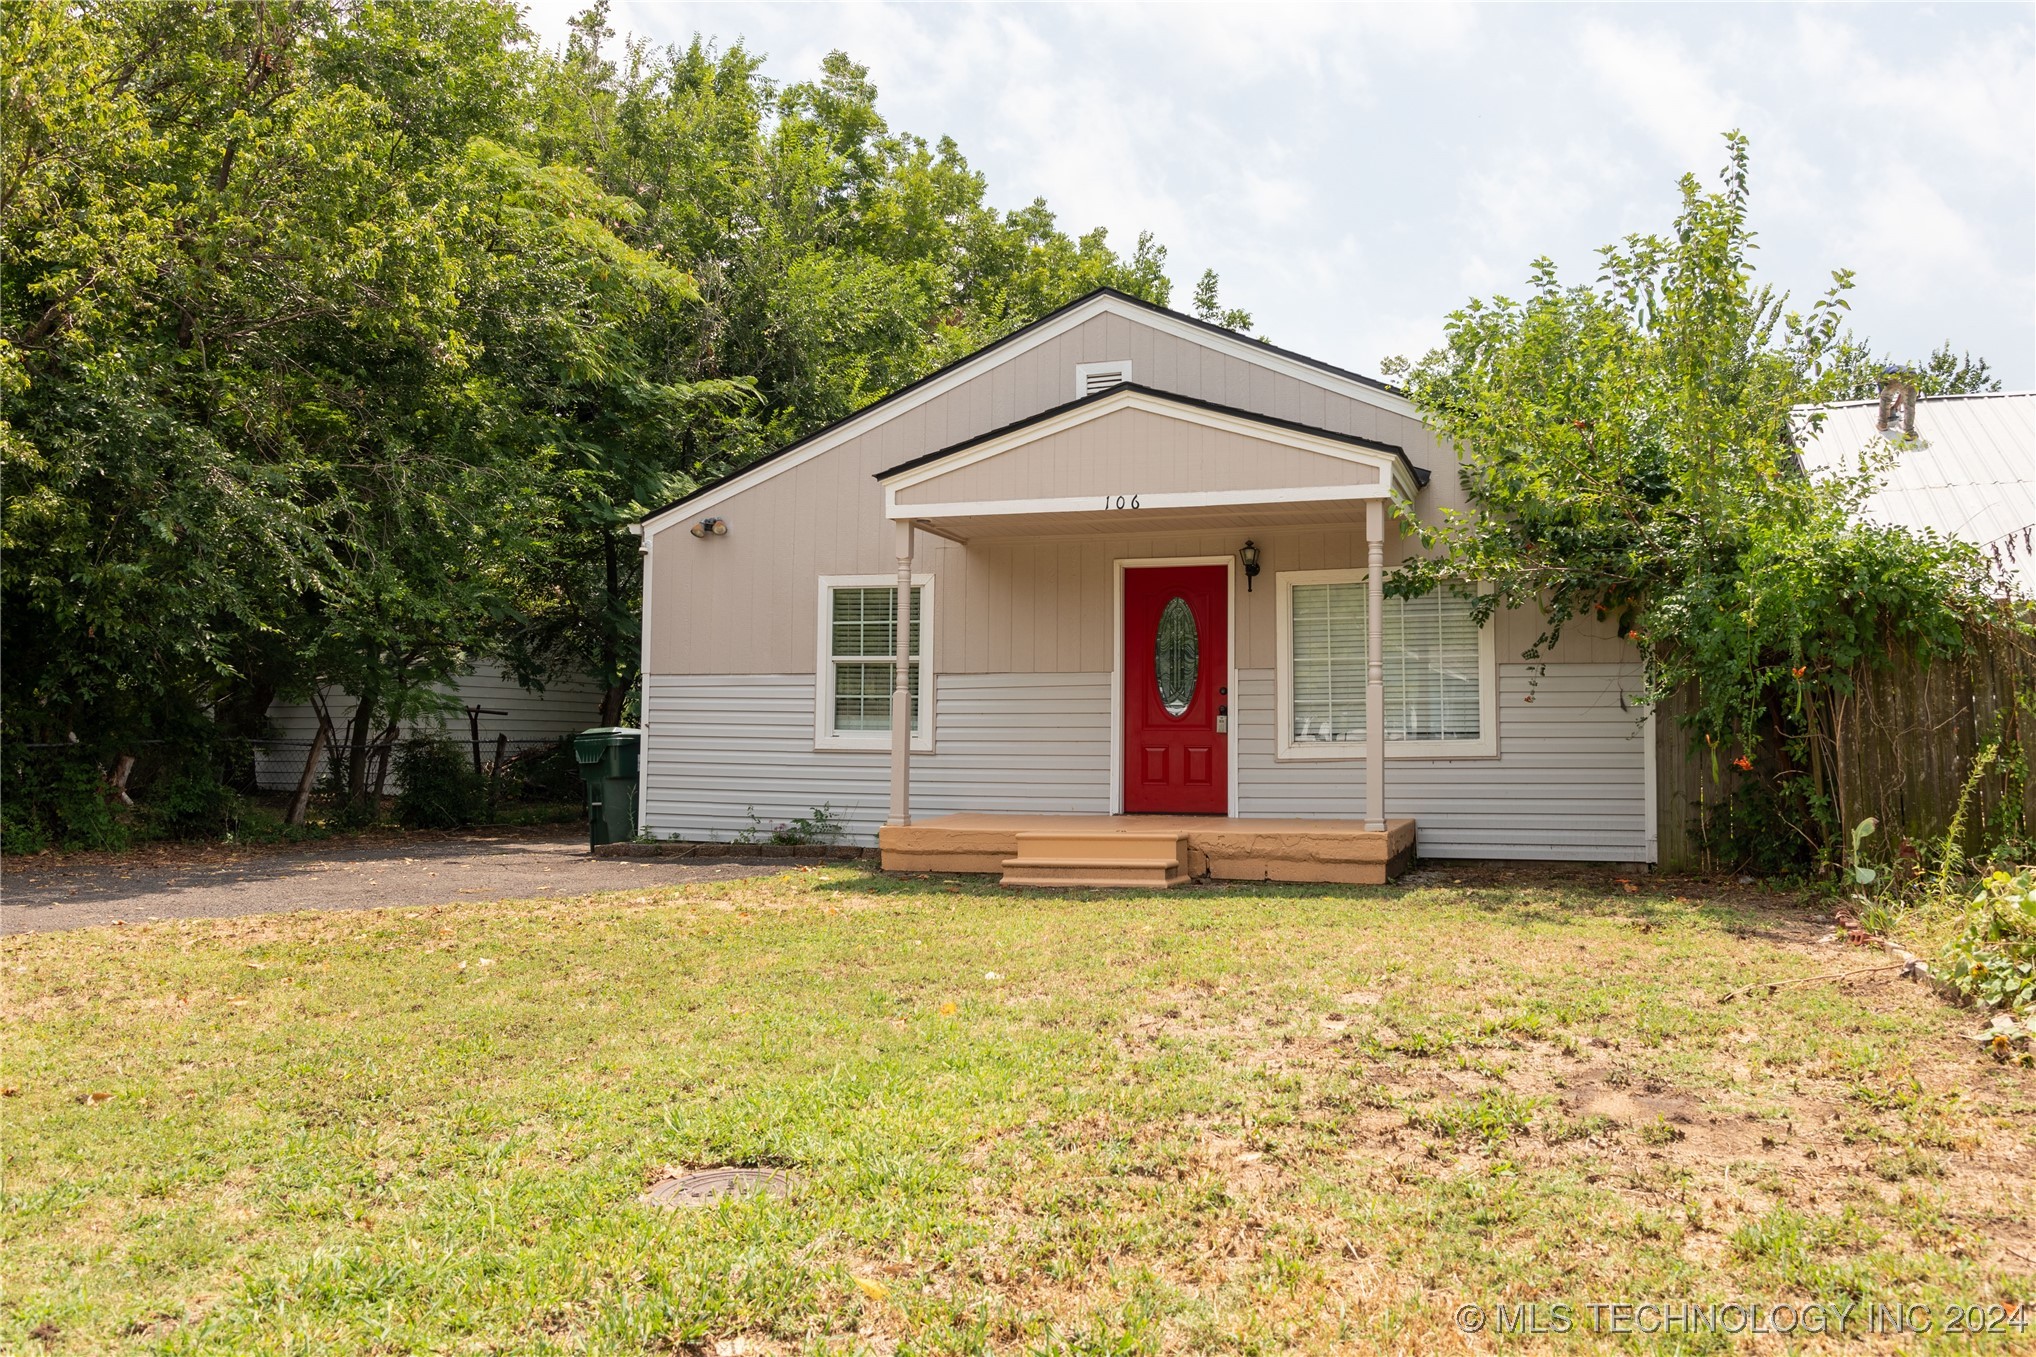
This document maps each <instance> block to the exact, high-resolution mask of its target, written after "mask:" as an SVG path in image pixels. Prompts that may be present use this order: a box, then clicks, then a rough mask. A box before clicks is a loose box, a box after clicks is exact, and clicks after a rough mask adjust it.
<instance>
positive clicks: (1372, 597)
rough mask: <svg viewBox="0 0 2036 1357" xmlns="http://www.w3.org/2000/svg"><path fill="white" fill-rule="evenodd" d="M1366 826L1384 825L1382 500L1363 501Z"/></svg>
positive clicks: (1384, 601)
mask: <svg viewBox="0 0 2036 1357" xmlns="http://www.w3.org/2000/svg"><path fill="white" fill-rule="evenodd" d="M1364 546H1365V564H1366V571H1365V577H1364V588H1365V609H1364V631H1365V636H1364V645H1365V684H1364V827H1365V828H1366V829H1376V830H1383V829H1384V828H1385V827H1386V502H1385V501H1384V500H1382V499H1368V500H1366V501H1365V502H1364Z"/></svg>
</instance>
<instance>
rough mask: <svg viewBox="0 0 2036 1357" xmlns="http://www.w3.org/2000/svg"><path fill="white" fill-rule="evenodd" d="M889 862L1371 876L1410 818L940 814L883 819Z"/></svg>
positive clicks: (1081, 874)
mask: <svg viewBox="0 0 2036 1357" xmlns="http://www.w3.org/2000/svg"><path fill="white" fill-rule="evenodd" d="M878 842H879V843H880V844H881V846H882V850H883V868H884V870H885V871H889V872H994V873H1000V874H1001V875H1002V876H1003V879H1004V882H1005V884H1006V885H1013V886H1174V885H1180V884H1182V883H1183V882H1186V881H1189V880H1192V879H1194V878H1196V877H1209V878H1213V879H1215V880H1218V881H1320V882H1343V883H1348V884H1352V885H1365V886H1381V885H1384V884H1385V883H1386V882H1388V881H1390V880H1392V879H1393V878H1394V877H1396V876H1398V875H1399V874H1400V873H1401V872H1404V871H1405V870H1406V869H1407V867H1408V866H1409V865H1410V864H1411V863H1412V862H1413V860H1414V822H1413V821H1412V820H1388V821H1387V822H1386V824H1385V827H1384V828H1382V829H1370V828H1367V827H1366V826H1365V824H1364V822H1363V821H1359V820H1313V819H1306V820H1303V819H1293V820H1273V819H1256V818H1254V819H1242V818H1238V817H1234V816H1227V815H981V814H965V815H940V816H935V817H933V818H932V819H927V820H920V821H918V822H916V823H907V824H889V825H885V826H884V828H883V829H882V831H881V832H880V834H879V836H878Z"/></svg>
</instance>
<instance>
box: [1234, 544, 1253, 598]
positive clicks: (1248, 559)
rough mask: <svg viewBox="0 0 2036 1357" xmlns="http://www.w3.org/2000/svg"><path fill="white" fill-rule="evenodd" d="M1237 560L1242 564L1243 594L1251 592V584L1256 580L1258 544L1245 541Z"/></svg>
mask: <svg viewBox="0 0 2036 1357" xmlns="http://www.w3.org/2000/svg"><path fill="white" fill-rule="evenodd" d="M1237 559H1238V560H1240V561H1242V562H1244V592H1245V593H1247V594H1248V593H1250V592H1251V582H1252V581H1253V580H1255V579H1257V578H1258V543H1256V542H1253V541H1251V540H1250V539H1248V538H1247V539H1246V540H1245V543H1244V547H1243V549H1242V550H1240V551H1239V552H1238V553H1237Z"/></svg>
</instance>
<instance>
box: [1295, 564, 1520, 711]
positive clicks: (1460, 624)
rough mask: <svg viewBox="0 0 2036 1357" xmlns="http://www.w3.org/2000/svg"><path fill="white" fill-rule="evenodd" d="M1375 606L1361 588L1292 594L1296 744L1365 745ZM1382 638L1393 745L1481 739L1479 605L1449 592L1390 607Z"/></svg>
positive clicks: (1327, 587)
mask: <svg viewBox="0 0 2036 1357" xmlns="http://www.w3.org/2000/svg"><path fill="white" fill-rule="evenodd" d="M1367 603H1368V600H1367V598H1366V590H1365V586H1364V583H1363V582H1362V581H1352V582H1349V583H1343V584H1303V585H1296V586H1294V588H1293V591H1292V608H1293V614H1292V616H1291V617H1290V618H1289V622H1290V623H1291V628H1290V634H1291V636H1292V638H1293V655H1292V656H1291V657H1290V658H1291V663H1292V666H1293V669H1292V672H1293V730H1292V731H1291V732H1290V737H1291V739H1292V740H1293V741H1294V742H1295V743H1297V744H1301V743H1312V744H1320V743H1329V742H1342V741H1362V740H1363V739H1364V702H1365V614H1366V610H1367ZM1380 630H1381V632H1382V633H1383V637H1382V639H1383V641H1384V643H1385V645H1384V657H1383V658H1384V661H1385V664H1384V668H1385V689H1386V704H1385V727H1386V739H1388V740H1390V741H1408V740H1412V741H1438V742H1440V741H1456V740H1476V739H1478V738H1479V737H1480V736H1481V735H1482V734H1483V730H1482V729H1481V725H1482V713H1483V703H1482V701H1481V696H1482V693H1481V684H1482V677H1483V676H1482V673H1481V671H1480V668H1479V665H1478V628H1477V624H1476V623H1475V622H1474V621H1472V619H1471V599H1470V598H1469V597H1468V596H1466V595H1463V594H1458V593H1455V592H1452V591H1448V590H1437V591H1434V592H1431V593H1428V594H1424V595H1423V596H1421V597H1420V598H1415V599H1400V598H1389V599H1387V600H1386V606H1385V612H1384V614H1383V616H1382V625H1381V627H1380Z"/></svg>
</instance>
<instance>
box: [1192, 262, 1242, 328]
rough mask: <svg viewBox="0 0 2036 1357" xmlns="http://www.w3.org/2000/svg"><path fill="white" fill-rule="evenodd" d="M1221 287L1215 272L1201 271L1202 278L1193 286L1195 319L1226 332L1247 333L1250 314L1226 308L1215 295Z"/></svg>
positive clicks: (1234, 308) (1220, 280)
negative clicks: (1237, 331) (1221, 328)
mask: <svg viewBox="0 0 2036 1357" xmlns="http://www.w3.org/2000/svg"><path fill="white" fill-rule="evenodd" d="M1221 286H1222V279H1220V278H1218V277H1217V275H1216V270H1214V269H1203V270H1202V277H1201V279H1200V281H1198V282H1197V283H1196V284H1195V317H1196V319H1198V320H1206V321H1208V322H1209V323H1210V324H1211V325H1221V326H1222V327H1223V328H1224V329H1226V330H1242V331H1244V332H1246V333H1249V332H1250V330H1251V312H1249V311H1246V310H1243V309H1242V308H1240V307H1234V306H1233V307H1228V308H1226V307H1225V306H1224V305H1223V301H1222V299H1221V298H1220V297H1219V296H1218V295H1217V292H1218V290H1219V289H1220V288H1221Z"/></svg>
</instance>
